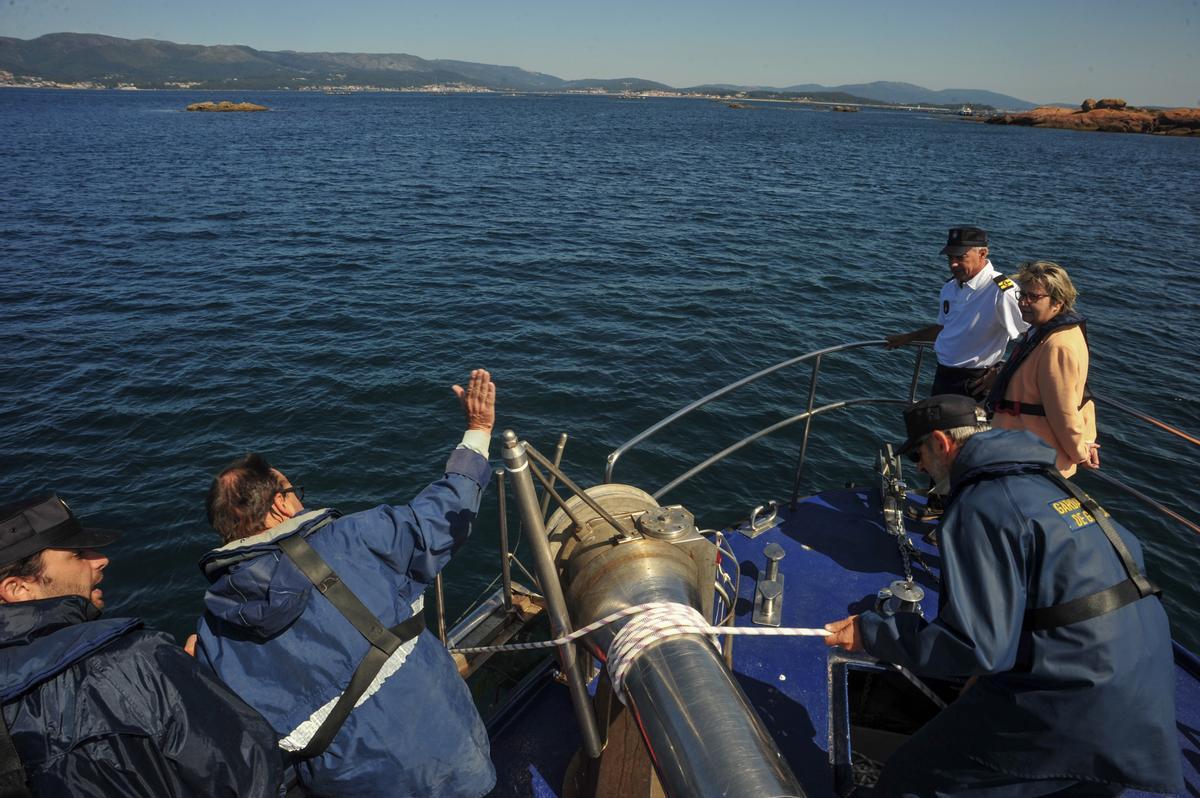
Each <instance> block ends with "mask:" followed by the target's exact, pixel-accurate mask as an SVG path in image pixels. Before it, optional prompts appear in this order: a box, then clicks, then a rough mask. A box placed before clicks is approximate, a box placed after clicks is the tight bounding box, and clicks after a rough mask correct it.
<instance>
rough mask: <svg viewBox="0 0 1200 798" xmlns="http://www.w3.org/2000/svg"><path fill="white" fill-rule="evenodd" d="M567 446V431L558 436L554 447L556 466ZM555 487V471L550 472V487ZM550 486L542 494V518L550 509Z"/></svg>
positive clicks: (556, 466)
mask: <svg viewBox="0 0 1200 798" xmlns="http://www.w3.org/2000/svg"><path fill="white" fill-rule="evenodd" d="M565 448H567V433H565V432H564V433H561V434H560V435H559V436H558V445H557V446H555V447H554V467H555V468H558V465H559V463H561V462H562V456H563V449H565ZM553 487H554V471H553V470H551V472H550V488H553ZM550 488H547V489H546V492H545V493H543V494H542V518H545V517H546V510H548V509H550Z"/></svg>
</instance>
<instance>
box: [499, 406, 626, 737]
mask: <svg viewBox="0 0 1200 798" xmlns="http://www.w3.org/2000/svg"><path fill="white" fill-rule="evenodd" d="M502 437H503V440H504V448H503V449H502V451H501V454H502V455H503V456H504V467H505V469H506V470H507V471H508V473H509V475H511V476H512V485H513V495H514V496H515V498H516V500H517V509H518V511H519V512H520V515H521V522H522V523H524V524H525V529H526V530H527V531H528V532H529V545H530V548H532V549H533V556H534V569H535V570H536V571H537V573H538V581H539V582H540V583H541V586H542V595H543V596H545V598H546V614H547V615H548V616H549V617H550V633H551V634H553V635H554V636H555V637H562V636H565V635H567V634H570V632H571V617H570V615H569V614H568V613H567V602H566V599H565V598H564V597H563V592H562V584H561V583H560V582H559V581H558V571H557V569H555V567H554V557H553V555H551V553H550V541H549V540H548V539H547V537H546V524H545V521H544V520H543V517H542V514H541V512H540V511H539V508H538V500H537V491H536V489H535V488H534V485H533V474H532V473H530V463H529V457H528V454H527V452H526V447H525V445H524V444H522V443H521V442H520V441H518V440H517V435H516V433H515V432H513V431H512V430H505V431H504V435H503V436H502ZM568 486H569V485H568ZM618 528H619V527H618ZM575 653H576V649H575V644H574V643H564V644H562V645H560V646H559V647H558V660H559V665H560V667H561V668H562V672H563V675H565V676H566V677H567V686H568V688H569V690H570V695H571V704H572V706H573V707H574V708H575V717H576V719H577V720H578V721H579V730H580V732H581V734H582V735H583V750H584V751H585V752H586V753H587V755H588V756H589V757H590V758H592V759H596V758H597V757H599V756H600V751H601V745H600V732H599V731H598V730H597V728H596V713H595V711H594V709H593V708H592V701H591V698H590V697H589V696H588V693H587V684H585V683H584V681H583V676H582V674H581V673H580V669H579V664H578V662H577V658H576V656H575Z"/></svg>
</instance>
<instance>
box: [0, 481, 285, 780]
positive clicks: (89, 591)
mask: <svg viewBox="0 0 1200 798" xmlns="http://www.w3.org/2000/svg"><path fill="white" fill-rule="evenodd" d="M116 539H117V534H116V533H115V532H111V531H108V530H103V529H90V528H85V527H84V526H83V525H82V524H80V522H79V520H78V519H77V518H76V517H75V514H74V513H72V512H71V509H70V508H69V507H68V506H67V504H66V502H64V501H62V499H60V498H58V496H56V495H54V494H50V495H48V496H38V497H36V498H31V499H25V500H23V501H18V502H13V503H12V504H7V505H4V506H3V507H0V704H2V706H3V711H2V713H0V794H3V795H5V796H8V795H29V791H32V794H34V795H38V796H60V795H61V796H76V795H113V796H116V795H121V796H131V795H136V796H188V795H224V796H234V795H241V796H246V795H253V796H270V795H276V794H277V788H278V785H279V783H280V780H281V778H282V763H281V762H280V761H279V757H278V755H277V753H276V748H275V734H274V732H273V731H272V729H271V727H270V726H269V725H267V723H266V721H264V720H263V719H262V717H260V716H259V715H258V714H257V713H256V712H254V710H252V709H251V708H250V707H248V706H247V705H246V704H245V703H243V702H242V701H241V699H239V698H237V697H236V696H235V695H233V694H232V693H231V692H229V690H227V689H226V688H225V687H224V686H223V685H222V684H220V683H219V682H217V681H216V680H215V679H213V678H212V677H210V676H208V675H206V674H204V673H203V672H202V671H201V670H200V668H199V667H198V666H197V665H196V663H195V662H194V661H193V659H192V658H191V657H189V656H188V655H187V654H185V653H184V652H183V651H182V650H181V649H180V648H179V647H178V646H176V645H175V644H174V643H173V641H172V640H171V639H170V638H169V637H168V636H167V635H165V634H163V633H162V632H151V631H147V630H143V629H142V628H141V626H142V624H141V621H139V620H137V619H133V618H104V619H101V618H100V609H101V608H102V607H103V606H104V597H103V593H102V591H101V590H100V587H99V586H100V583H101V581H102V580H103V579H104V569H105V567H106V566H107V565H108V558H107V557H105V556H104V555H103V554H101V553H100V552H99V551H98V549H99V548H102V547H104V546H106V545H108V544H109V543H112V542H113V541H115V540H116Z"/></svg>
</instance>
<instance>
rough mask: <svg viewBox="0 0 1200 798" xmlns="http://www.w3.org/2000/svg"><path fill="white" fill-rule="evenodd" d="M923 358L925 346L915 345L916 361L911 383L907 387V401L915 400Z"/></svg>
mask: <svg viewBox="0 0 1200 798" xmlns="http://www.w3.org/2000/svg"><path fill="white" fill-rule="evenodd" d="M924 359H925V347H923V346H918V347H917V362H916V365H914V366H913V378H912V385H910V386H909V388H908V401H910V402H915V401H917V387H918V386H919V385H920V383H921V361H922V360H924Z"/></svg>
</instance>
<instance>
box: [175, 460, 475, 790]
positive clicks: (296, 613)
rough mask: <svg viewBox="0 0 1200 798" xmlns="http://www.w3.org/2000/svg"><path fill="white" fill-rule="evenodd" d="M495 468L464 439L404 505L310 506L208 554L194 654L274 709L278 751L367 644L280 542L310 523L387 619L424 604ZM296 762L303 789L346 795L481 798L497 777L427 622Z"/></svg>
mask: <svg viewBox="0 0 1200 798" xmlns="http://www.w3.org/2000/svg"><path fill="white" fill-rule="evenodd" d="M489 477H490V470H489V467H488V463H487V461H486V460H485V459H484V458H483V457H482V456H481V455H479V454H478V453H476V452H474V451H472V450H470V449H465V448H459V449H456V450H454V452H453V453H452V454H451V456H450V459H449V461H448V462H447V464H446V474H445V476H444V477H443V478H442V479H440V480H438V481H437V482H434V483H433V484H432V485H429V486H428V487H427V488H425V490H423V491H422V492H421V493H420V495H418V496H417V497H416V498H415V499H414V500H413V501H412V503H411V504H409V505H407V506H403V507H391V506H387V505H380V506H378V507H375V508H374V509H371V510H366V511H363V512H360V513H354V514H353V515H347V516H339V515H338V514H337V512H336V511H334V510H327V509H326V510H311V511H306V512H303V513H301V514H300V515H297V516H296V517H294V518H291V519H289V520H288V521H287V522H285V523H283V524H281V525H279V526H277V527H275V528H273V529H270V530H268V531H267V532H263V533H261V534H258V535H254V536H252V537H249V538H244V539H242V540H238V541H235V542H233V543H230V544H228V545H226V546H222V547H221V548H219V549H215V550H213V551H211V552H209V553H208V554H207V555H205V556H204V558H203V559H202V560H201V567H202V568H203V570H204V573H205V574H206V575H207V576H208V578H209V580H210V581H211V583H212V585H211V587H210V588H209V590H208V593H207V594H206V595H205V597H204V607H205V612H204V616H203V618H202V619H201V621H200V628H199V645H198V646H197V650H196V654H197V658H198V659H200V660H201V661H202V662H205V663H207V664H208V665H209V666H210V667H211V668H212V669H213V670H214V671H215V672H216V673H217V675H218V676H219V677H220V678H221V679H222V680H223V681H224V682H225V683H226V684H227V685H229V687H230V688H231V689H232V690H233V691H234V692H236V693H237V694H238V695H240V696H242V698H244V699H245V700H246V701H247V702H248V703H249V704H250V705H251V706H253V707H254V708H255V709H257V710H258V711H259V712H261V713H262V714H263V715H264V716H265V717H266V718H267V720H268V721H270V723H271V725H272V726H274V727H275V729H276V731H277V732H278V733H279V736H280V737H281V738H282V741H281V743H280V746H281V747H282V748H283V749H284V750H285V751H288V752H296V751H299V750H301V749H302V748H303V747H304V746H305V745H306V744H307V742H308V741H309V740H310V739H311V738H312V736H313V734H314V733H315V732H316V730H317V728H318V727H319V726H320V722H321V720H323V719H324V717H325V716H326V715H328V713H329V711H330V709H332V707H333V705H334V703H335V702H336V700H337V698H338V696H339V695H341V693H342V691H343V690H344V689H345V688H346V685H347V684H349V682H350V677H351V675H352V674H353V673H354V669H355V668H356V667H357V666H358V664H359V661H360V660H362V658H363V656H364V655H365V654H366V653H367V649H368V647H369V644H368V643H367V641H366V640H365V639H364V638H363V637H362V635H360V634H359V633H358V631H356V630H355V628H354V627H353V626H352V625H351V624H350V623H349V622H348V621H347V620H346V619H345V618H344V617H343V616H342V614H341V613H340V612H339V611H338V610H337V608H336V607H334V606H333V605H332V604H331V603H330V602H329V601H328V600H327V599H326V598H325V596H323V595H322V594H321V593H320V592H319V591H317V590H316V589H315V588H314V587H313V586H312V584H311V583H310V582H309V580H308V579H307V578H306V577H305V576H304V575H303V574H302V573H301V572H300V571H299V570H298V569H297V568H296V567H295V565H294V564H293V563H292V561H291V560H290V559H288V558H287V556H286V555H285V554H283V552H282V551H281V550H280V548H279V546H278V541H280V540H281V539H283V538H285V537H288V536H291V535H304V536H305V537H306V540H307V542H308V544H309V545H310V546H312V548H314V549H315V550H316V551H317V553H318V554H320V555H321V557H322V559H324V560H325V562H326V563H328V564H329V566H330V567H331V568H333V570H334V571H335V572H337V574H338V575H339V576H340V577H341V579H342V581H343V582H344V583H345V584H346V586H347V587H349V588H350V590H352V591H353V592H354V594H355V595H356V596H358V598H359V599H360V600H361V601H362V602H363V604H365V605H366V606H367V608H368V609H370V610H371V612H372V613H374V614H375V616H376V617H377V618H378V619H379V620H380V621H381V622H382V623H383V625H384V626H386V627H392V626H395V625H396V624H398V623H400V622H402V621H404V620H406V619H407V618H409V617H411V616H412V615H413V613H416V612H420V611H421V608H422V594H423V592H424V590H425V588H426V586H427V585H428V584H429V583H430V582H432V581H433V579H434V577H435V576H436V575H437V573H438V571H440V570H441V569H442V567H443V566H445V564H446V563H447V562H449V560H450V556H451V554H452V553H453V552H454V551H455V550H456V549H457V547H458V546H459V545H461V544H462V543H463V542H464V541H465V540H466V538H467V536H468V535H469V534H470V531H471V523H472V521H473V519H474V517H475V514H476V512H477V511H478V509H479V500H480V497H481V495H482V492H483V489H484V487H485V486H486V485H487V483H488V479H489ZM330 518H332V520H331V522H330V523H327V524H325V525H323V526H320V527H319V528H316V529H315V530H314V528H315V527H317V526H318V525H319V524H321V522H322V521H325V520H326V519H330ZM297 774H298V776H299V778H300V781H301V783H302V784H303V786H304V787H305V789H306V790H308V791H309V792H310V793H313V794H317V795H343V796H407V795H411V796H469V797H470V798H476V797H477V796H481V795H483V794H485V793H487V792H489V791H490V790H491V788H492V786H493V784H494V783H495V779H496V775H495V770H494V769H493V767H492V763H491V759H490V758H489V746H488V739H487V733H486V731H485V729H484V727H483V723H482V721H481V720H480V718H479V713H478V712H477V710H476V709H475V705H474V703H473V702H472V700H471V695H470V691H469V690H468V689H467V686H466V684H465V683H464V682H463V680H462V678H461V677H460V676H459V675H458V670H457V669H456V667H455V665H454V661H453V659H452V658H451V657H450V654H449V653H448V652H447V651H446V649H445V647H444V646H442V644H441V642H440V641H439V640H438V639H437V637H436V636H434V635H433V634H431V633H430V632H428V631H425V632H422V633H421V634H420V635H419V636H418V637H416V638H414V639H413V640H411V641H409V642H408V643H405V644H404V645H402V646H401V647H400V648H399V649H397V651H396V652H395V654H393V655H392V656H391V657H390V658H389V659H388V661H387V662H386V663H385V664H384V667H383V669H382V670H381V671H380V673H379V675H378V676H376V678H375V680H374V682H373V683H372V684H371V686H370V687H369V688H368V689H367V691H366V692H365V693H364V694H363V696H362V698H360V699H359V701H358V703H357V705H356V706H355V708H354V709H353V711H351V713H350V715H349V717H347V718H346V721H345V723H344V724H343V725H342V727H341V729H340V730H339V732H338V734H337V736H336V737H335V738H334V739H333V742H332V743H330V745H329V748H328V749H326V751H325V752H324V753H323V754H321V755H320V756H317V757H314V758H312V759H307V760H304V761H302V762H300V763H299V764H298V765H297Z"/></svg>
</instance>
